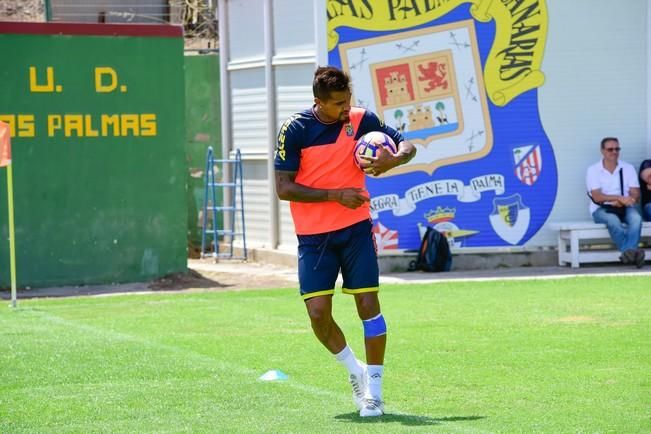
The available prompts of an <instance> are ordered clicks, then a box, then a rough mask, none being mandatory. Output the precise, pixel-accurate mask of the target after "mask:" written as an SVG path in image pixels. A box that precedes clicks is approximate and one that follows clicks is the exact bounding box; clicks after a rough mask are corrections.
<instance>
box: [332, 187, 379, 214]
mask: <svg viewBox="0 0 651 434" xmlns="http://www.w3.org/2000/svg"><path fill="white" fill-rule="evenodd" d="M328 197H329V198H331V200H334V201H336V202H339V203H340V204H342V205H343V206H345V207H346V208H350V209H356V208H359V207H360V206H362V205H363V204H364V203H365V202H368V201H369V200H370V199H369V194H368V192H367V191H366V190H365V189H363V188H342V189H339V190H330V191H329V192H328Z"/></svg>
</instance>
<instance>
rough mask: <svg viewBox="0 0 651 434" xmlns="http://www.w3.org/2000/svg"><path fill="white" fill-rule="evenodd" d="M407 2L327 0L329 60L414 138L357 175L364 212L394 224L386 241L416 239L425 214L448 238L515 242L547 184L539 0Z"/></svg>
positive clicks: (531, 230)
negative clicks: (391, 161)
mask: <svg viewBox="0 0 651 434" xmlns="http://www.w3.org/2000/svg"><path fill="white" fill-rule="evenodd" d="M417 3H418V4H420V2H398V1H396V2H393V1H392V2H367V1H363V0H351V1H347V2H339V1H336V0H332V1H330V2H328V5H329V8H328V34H327V37H328V63H330V64H332V65H337V66H341V67H342V69H344V70H345V71H346V72H348V74H349V75H350V76H351V79H352V89H353V101H352V103H353V104H354V105H357V106H361V107H365V108H367V109H369V110H370V111H372V112H374V113H376V114H377V115H378V116H379V117H380V118H381V119H382V120H383V121H384V122H385V123H386V124H387V125H389V126H391V127H394V128H395V129H397V130H399V131H400V132H401V134H402V135H403V137H404V138H405V139H406V140H408V141H410V142H411V143H413V144H414V146H415V147H416V150H417V153H416V156H415V157H414V158H413V159H412V160H410V161H409V162H408V163H406V164H404V165H401V166H398V167H396V168H394V169H392V170H390V171H388V172H386V173H385V174H383V175H382V176H380V177H371V176H368V177H367V178H366V186H367V189H368V191H369V193H370V196H371V202H370V207H371V216H372V218H373V220H374V223H375V224H376V225H378V224H381V225H382V226H383V227H386V228H390V230H391V231H396V232H397V235H399V236H396V238H395V240H396V241H397V247H398V249H397V250H411V249H417V248H418V247H419V245H420V240H421V233H422V232H423V231H424V230H425V228H426V227H427V226H435V227H437V228H438V229H439V230H441V231H444V232H446V234H447V235H448V236H449V237H452V238H453V240H454V241H453V246H454V247H455V248H459V249H464V248H473V247H493V246H513V245H524V244H526V243H527V242H528V240H530V239H531V238H532V237H533V236H534V235H535V234H536V233H538V232H539V231H540V229H541V228H542V227H543V225H544V223H545V221H546V220H547V218H548V217H549V215H550V213H551V210H552V207H553V206H554V201H555V198H556V192H557V187H558V176H557V167H556V161H555V157H554V150H553V147H552V144H551V142H550V140H549V138H548V137H547V134H546V133H545V130H544V128H543V125H542V120H541V118H540V112H539V107H538V104H539V99H540V95H539V91H538V88H539V87H541V86H543V85H544V81H545V76H544V74H543V72H542V70H541V68H542V60H543V53H544V50H545V41H546V37H547V29H548V26H547V23H548V14H547V6H546V2H545V1H544V0H522V1H518V2H517V7H516V6H515V3H516V2H496V1H488V0H486V1H484V0H448V1H446V2H429V3H428V4H430V5H431V7H423V8H421V7H416V5H417ZM426 3H427V2H426ZM543 162H544V164H543ZM543 168H544V170H543ZM378 228H379V226H378ZM385 238H386V237H385ZM449 239H450V238H449ZM380 241H382V239H381V240H380ZM387 241H388V240H387ZM391 243H392V244H391V248H392V249H393V248H394V246H395V244H393V243H394V241H393V239H391Z"/></svg>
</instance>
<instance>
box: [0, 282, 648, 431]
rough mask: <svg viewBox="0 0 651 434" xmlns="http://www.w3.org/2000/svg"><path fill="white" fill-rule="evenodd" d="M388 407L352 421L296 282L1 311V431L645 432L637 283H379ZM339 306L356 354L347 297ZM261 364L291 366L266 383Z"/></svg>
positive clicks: (641, 298)
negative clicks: (384, 328) (242, 289)
mask: <svg viewBox="0 0 651 434" xmlns="http://www.w3.org/2000/svg"><path fill="white" fill-rule="evenodd" d="M381 301H382V307H383V309H382V310H383V312H384V315H385V317H386V319H387V325H388V328H389V336H388V347H387V357H386V368H385V385H384V395H385V400H386V411H387V413H388V414H387V415H385V416H384V417H382V418H379V419H373V420H367V419H361V418H359V417H358V415H357V412H356V411H355V409H354V407H353V404H352V401H351V397H350V388H349V385H348V383H347V381H346V372H345V370H344V369H343V368H342V367H341V366H339V365H338V364H337V363H336V362H335V361H334V358H333V357H332V356H330V355H329V354H328V353H327V351H326V350H325V349H324V348H322V347H321V346H320V344H319V343H318V342H317V340H316V338H315V337H314V336H313V335H312V331H311V329H310V327H309V322H308V320H307V316H306V314H305V308H304V306H303V302H302V301H301V300H300V297H299V296H298V295H297V293H296V290H295V289H277V290H261V291H245V292H201V293H177V294H151V295H121V296H111V297H92V298H90V297H88V298H83V297H82V298H67V299H41V300H20V301H19V308H18V309H16V310H13V309H11V308H9V307H7V306H6V305H4V306H2V307H0V348H1V350H0V432H7V433H23V432H25V433H46V432H53V433H54V432H56V433H60V432H66V433H69V432H70V433H91V432H157V433H167V432H219V433H221V432H224V433H261V432H269V433H285V432H292V433H336V432H340V433H356V432H359V433H366V432H368V433H376V432H387V433H397V432H452V433H487V432H495V433H522V432H536V433H542V432H545V433H579V432H580V433H609V432H612V433H638V432H639V433H643V432H647V433H648V432H651V315H650V307H651V279H649V277H618V278H615V277H608V278H604V277H599V278H597V277H577V278H568V279H558V280H518V281H487V282H452V283H450V282H446V283H433V284H426V285H385V286H383V287H382V289H381ZM334 309H335V318H336V319H337V320H338V322H339V323H340V325H341V327H342V329H343V330H344V332H345V333H346V335H347V337H348V341H349V344H350V345H351V346H352V348H353V349H354V351H355V352H356V354H357V355H358V356H360V355H362V348H363V347H362V344H363V342H362V327H361V323H360V321H359V320H358V318H357V317H356V313H355V309H354V302H353V300H352V299H351V298H350V296H346V295H343V294H341V293H340V292H337V294H336V295H335V303H334ZM270 369H279V370H282V371H283V372H285V373H286V374H288V375H289V379H288V380H287V381H283V382H262V381H259V380H258V377H259V376H260V375H262V374H263V373H264V372H266V371H267V370H270Z"/></svg>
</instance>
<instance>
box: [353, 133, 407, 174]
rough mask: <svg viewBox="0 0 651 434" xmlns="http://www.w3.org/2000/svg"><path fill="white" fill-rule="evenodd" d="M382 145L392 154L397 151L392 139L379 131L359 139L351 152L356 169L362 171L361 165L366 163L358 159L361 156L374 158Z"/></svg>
mask: <svg viewBox="0 0 651 434" xmlns="http://www.w3.org/2000/svg"><path fill="white" fill-rule="evenodd" d="M382 145H384V147H386V148H388V149H389V150H390V151H391V152H392V153H393V154H395V153H396V152H397V151H398V149H397V148H396V144H395V143H394V142H393V139H392V138H391V137H389V136H387V135H386V134H384V133H382V132H380V131H371V132H370V133H366V134H364V135H363V136H362V137H360V138H359V140H358V141H357V144H355V151H354V152H353V160H354V161H355V164H356V165H357V167H359V168H360V169H362V163H368V162H367V161H366V160H364V159H362V158H360V157H361V156H362V155H364V156H367V157H375V156H377V154H378V150H379V149H380V148H382ZM385 151H386V149H385ZM362 170H363V169H362Z"/></svg>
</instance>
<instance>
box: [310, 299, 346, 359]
mask: <svg viewBox="0 0 651 434" xmlns="http://www.w3.org/2000/svg"><path fill="white" fill-rule="evenodd" d="M305 307H306V308H307V314H308V316H309V317H310V323H311V325H312V330H313V331H314V334H315V335H316V337H317V339H318V340H319V342H321V343H322V344H323V346H324V347H326V348H327V349H328V351H330V352H331V353H332V354H337V353H340V352H341V350H343V349H344V347H345V346H346V338H345V337H344V334H343V332H342V331H341V329H340V328H339V326H338V325H337V323H336V322H335V320H334V318H332V296H331V295H322V296H317V297H313V298H310V299H307V300H305Z"/></svg>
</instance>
